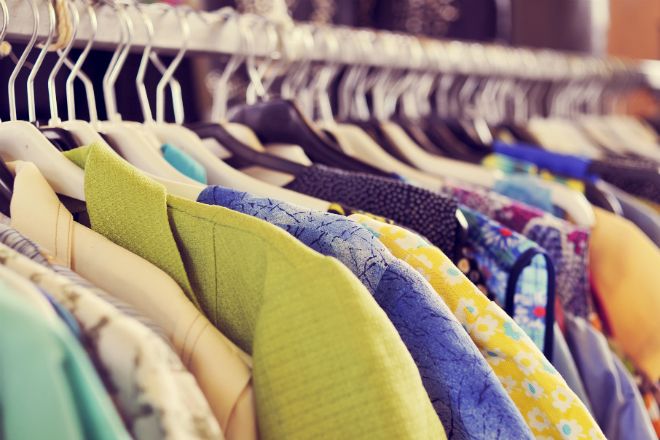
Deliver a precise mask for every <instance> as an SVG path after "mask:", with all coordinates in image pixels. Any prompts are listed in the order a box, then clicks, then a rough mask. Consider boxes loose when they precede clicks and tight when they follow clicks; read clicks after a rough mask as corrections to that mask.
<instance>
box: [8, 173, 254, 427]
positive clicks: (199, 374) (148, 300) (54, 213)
mask: <svg viewBox="0 0 660 440" xmlns="http://www.w3.org/2000/svg"><path fill="white" fill-rule="evenodd" d="M9 165H10V168H13V169H14V170H15V173H16V179H15V182H14V193H13V197H12V201H11V227H12V228H14V229H16V230H18V231H19V232H21V233H23V234H24V235H26V236H27V237H29V238H30V239H32V240H34V241H35V242H37V243H38V244H40V245H41V246H43V247H45V248H46V249H48V250H49V251H51V252H52V253H53V254H55V255H56V256H57V257H59V258H60V259H61V260H62V261H63V262H65V263H66V264H67V266H69V267H70V268H71V269H72V270H74V271H75V272H77V273H78V274H79V275H81V276H82V277H83V278H86V279H87V280H88V281H90V282H91V283H93V284H95V285H96V286H98V287H100V288H101V289H103V290H105V291H106V292H108V293H110V294H111V295H113V296H115V297H116V298H119V299H121V300H123V301H125V302H126V303H128V304H131V305H132V306H133V307H135V308H136V309H137V310H138V311H140V312H141V313H142V314H144V315H145V316H146V317H148V318H150V319H151V320H152V321H154V322H155V323H156V324H158V325H160V326H161V327H162V328H163V330H164V331H165V333H166V334H167V335H168V336H169V337H170V339H171V340H172V343H173V345H174V347H175V349H176V351H177V354H178V355H179V357H180V358H181V360H182V361H183V364H184V365H185V366H186V368H188V370H189V371H190V372H191V373H192V374H193V375H194V376H195V378H196V379H197V382H198V383H199V386H200V388H201V389H202V391H203V393H204V395H205V396H206V398H207V400H208V402H209V404H210V406H211V410H212V411H213V413H214V415H215V416H216V418H217V419H218V422H219V424H220V426H221V428H222V431H223V433H224V435H225V437H226V438H227V439H248V440H249V439H257V438H258V436H259V435H258V427H257V418H256V407H255V403H254V392H253V388H252V358H251V357H250V356H249V355H248V354H246V353H245V352H243V351H242V350H241V349H240V348H238V347H237V346H236V345H235V344H234V343H232V342H231V341H230V340H229V339H227V338H226V337H225V336H224V335H223V334H222V333H220V332H219V331H218V330H217V329H216V328H215V327H213V326H212V325H211V323H210V322H209V321H208V319H206V318H205V317H204V316H203V315H202V314H201V313H200V312H199V311H198V310H197V309H196V308H195V306H194V305H193V304H192V303H191V302H190V300H189V299H188V298H187V297H186V295H185V294H184V293H183V291H182V290H181V288H180V287H179V285H178V284H177V283H176V282H175V281H174V280H173V279H172V278H170V277H169V276H168V275H167V274H166V273H165V272H163V271H162V270H160V269H158V268H157V267H156V266H154V265H153V264H151V263H149V262H148V261H146V260H144V259H142V258H140V257H138V256H137V255H135V254H133V253H131V252H129V251H127V250H126V249H124V248H122V247H120V246H117V245H115V244H114V243H112V242H111V241H109V240H108V239H106V238H105V237H103V236H101V235H100V234H98V233H96V232H94V231H92V230H91V229H88V228H86V227H84V226H82V225H80V224H79V223H76V222H75V221H74V220H73V216H72V215H71V213H70V212H69V211H68V210H67V209H66V208H65V207H64V205H62V204H61V203H60V201H59V199H58V198H57V195H56V194H55V192H54V191H53V190H52V189H51V187H50V186H49V185H48V182H46V180H45V179H44V178H43V176H42V175H41V174H40V173H39V170H38V169H37V168H36V166H34V165H33V164H32V163H28V162H22V161H17V162H13V163H12V164H9Z"/></svg>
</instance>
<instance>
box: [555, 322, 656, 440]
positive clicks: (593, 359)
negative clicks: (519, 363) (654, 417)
mask: <svg viewBox="0 0 660 440" xmlns="http://www.w3.org/2000/svg"><path fill="white" fill-rule="evenodd" d="M566 340H567V342H568V346H569V347H570V349H571V353H572V354H573V358H574V359H575V362H576V364H577V367H578V369H579V370H580V375H581V376H582V381H583V383H584V386H585V388H586V391H587V394H588V395H589V400H590V401H591V406H592V407H593V415H594V418H595V419H596V420H597V421H598V423H599V424H600V426H601V427H602V429H603V432H604V433H605V435H606V436H607V438H608V439H609V440H628V439H635V440H638V439H639V440H651V439H653V440H655V439H656V438H657V436H656V434H655V431H654V429H653V425H652V424H651V420H650V418H649V415H648V413H647V411H646V408H645V406H644V401H643V400H642V396H641V395H640V393H639V390H638V389H637V386H636V385H635V383H634V380H632V378H631V377H630V373H628V372H627V371H625V367H623V365H622V364H621V361H619V359H617V358H616V356H614V355H613V354H612V352H611V351H610V349H609V347H608V345H607V341H606V339H605V336H603V335H602V334H601V333H599V332H598V331H597V330H596V329H594V328H593V327H592V326H591V325H590V324H589V323H588V322H587V321H585V320H584V319H582V318H577V317H573V316H571V314H570V313H567V314H566ZM603 438H604V437H603Z"/></svg>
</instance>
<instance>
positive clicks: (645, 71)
mask: <svg viewBox="0 0 660 440" xmlns="http://www.w3.org/2000/svg"><path fill="white" fill-rule="evenodd" d="M37 3H38V7H39V12H40V17H42V19H41V20H40V23H39V30H38V35H39V41H41V40H43V39H44V38H45V37H46V36H47V34H48V20H46V19H45V18H44V17H47V16H48V13H47V7H46V5H45V4H44V2H42V1H38V2H37ZM76 5H77V7H78V9H79V11H80V27H79V30H78V34H77V36H76V43H75V47H84V45H85V44H86V42H87V41H88V40H89V38H90V35H91V32H90V24H89V18H88V16H87V13H86V11H85V9H84V7H83V4H82V2H80V1H77V2H76ZM7 7H8V10H9V11H8V12H9V24H8V32H7V35H6V40H7V41H9V42H10V43H24V42H27V41H28V40H29V38H30V36H31V33H32V26H33V18H32V12H31V8H30V4H29V2H27V1H24V0H7ZM140 7H141V9H142V11H143V12H144V13H145V14H146V15H147V16H148V17H149V18H150V19H151V21H152V22H153V26H154V30H155V32H154V37H153V40H152V43H153V49H154V50H155V51H157V52H159V53H164V54H174V53H176V52H177V51H178V50H179V49H180V48H181V44H182V39H181V32H180V31H179V30H178V29H179V23H178V18H177V16H176V14H175V13H173V12H172V11H168V10H167V9H164V8H161V7H158V6H155V5H140ZM125 8H126V12H127V14H128V16H129V17H130V19H131V21H132V25H133V31H134V35H133V39H132V47H131V50H132V51H135V52H138V51H140V50H142V49H143V48H144V46H145V45H146V44H147V42H148V34H147V30H146V27H145V25H144V22H143V20H142V18H141V17H140V13H139V12H138V10H137V9H136V8H135V7H133V6H130V5H126V6H125ZM188 11H189V12H190V13H188V14H186V15H187V19H188V21H189V25H190V39H189V41H188V52H187V54H188V55H213V54H235V53H239V52H241V51H244V50H243V49H242V47H243V45H242V44H241V31H240V28H239V24H238V20H233V19H231V18H230V17H228V15H227V14H219V13H214V12H199V13H198V12H196V11H194V12H193V11H191V10H188ZM96 14H97V19H98V31H97V34H96V38H95V43H94V49H101V50H114V49H115V48H116V46H117V44H118V42H119V41H120V38H121V32H120V26H119V22H118V19H117V16H116V13H115V11H113V8H111V7H109V6H107V5H102V6H99V7H97V8H96ZM237 16H238V17H241V16H240V15H239V14H237ZM262 23H263V24H264V25H257V26H251V29H252V34H253V38H254V45H253V46H254V50H253V54H254V55H255V56H257V57H264V56H270V55H271V54H272V53H273V52H274V50H275V47H277V46H274V45H273V35H274V31H275V27H274V26H268V25H267V24H268V23H267V22H265V21H263V20H262ZM162 29H168V32H163V31H162ZM283 29H285V30H283ZM318 31H321V32H318ZM328 31H330V32H328ZM329 33H330V34H332V35H333V36H334V38H335V49H330V46H331V45H330V44H329V43H328V42H329V41H330V40H329V39H328V34H329ZM275 35H279V36H285V37H286V41H288V42H289V43H290V42H294V43H296V44H289V43H287V48H288V49H287V53H286V56H287V59H288V60H290V61H300V60H302V59H303V58H306V59H311V60H314V61H330V62H335V63H338V64H366V65H372V66H378V67H391V68H399V69H407V68H410V67H411V66H415V67H419V68H423V69H425V70H437V71H438V72H450V73H459V74H476V75H480V74H481V75H492V74H493V73H495V74H496V75H502V76H508V77H512V76H513V77H521V78H525V79H532V80H538V79H546V80H552V81H566V80H569V81H571V80H582V79H585V80H588V79H600V80H605V81H606V82H611V81H613V80H619V81H622V82H624V83H625V84H627V86H631V85H640V86H641V85H646V86H650V87H651V88H654V89H660V62H652V61H651V62H643V63H637V62H632V61H627V60H626V61H624V60H621V59H618V58H616V57H604V58H601V57H593V56H585V55H578V54H571V53H562V52H557V51H550V50H535V49H526V48H515V49H514V48H509V47H504V46H497V45H483V44H479V43H466V42H458V41H451V42H449V41H441V40H430V39H423V40H421V41H420V40H418V39H416V38H414V37H412V36H408V35H402V34H393V33H390V32H383V31H377V32H375V31H371V30H361V29H351V28H347V27H326V28H315V27H312V25H309V24H305V23H297V24H293V23H287V25H285V26H280V27H279V28H278V30H277V33H276V34H275ZM309 37H311V38H312V40H311V41H313V45H312V49H311V50H310V46H309V42H310V40H309ZM305 38H307V41H305ZM276 41H277V39H276ZM305 44H307V46H306V47H305ZM396 44H399V47H400V48H403V50H405V51H407V56H401V55H402V53H401V52H398V53H392V52H391V51H389V53H388V49H387V48H388V47H390V48H391V47H393V45H396ZM275 45H277V42H275ZM378 45H380V47H381V50H380V51H376V49H375V47H376V46H378ZM360 46H361V47H362V51H360V50H359V49H357V50H356V48H358V47H360ZM338 48H341V49H340V50H339V49H338ZM419 49H421V51H420V50H419ZM367 51H371V54H372V55H374V56H367V57H365V56H364V55H365V53H367ZM466 55H467V56H466ZM656 63H657V64H656Z"/></svg>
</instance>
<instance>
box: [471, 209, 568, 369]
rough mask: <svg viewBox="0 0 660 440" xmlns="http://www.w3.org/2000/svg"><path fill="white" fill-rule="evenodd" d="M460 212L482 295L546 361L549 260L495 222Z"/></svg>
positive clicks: (551, 301) (549, 343)
mask: <svg viewBox="0 0 660 440" xmlns="http://www.w3.org/2000/svg"><path fill="white" fill-rule="evenodd" d="M460 209H461V212H463V214H464V215H465V218H466V219H467V221H468V225H469V227H468V238H467V242H468V244H469V245H470V246H471V247H472V248H473V249H474V253H475V258H476V260H477V263H478V265H479V266H480V268H481V270H482V272H483V273H484V274H485V276H486V284H487V285H488V289H489V290H490V291H491V292H492V293H493V294H494V296H495V297H496V298H497V301H498V302H499V303H500V304H504V309H505V311H506V312H507V313H508V314H509V315H510V316H512V317H513V320H514V321H515V322H516V324H518V325H519V326H520V328H522V329H523V330H524V331H525V333H527V335H528V336H529V337H530V339H531V340H532V341H534V343H535V344H536V346H537V347H538V348H539V349H541V350H543V351H544V353H545V355H546V357H548V358H550V359H552V357H551V356H550V355H551V354H552V353H551V350H552V337H553V334H552V325H553V324H554V313H553V310H554V289H555V286H554V265H553V263H552V260H551V258H550V256H549V255H548V254H547V252H546V251H545V250H544V249H543V248H541V247H539V246H538V245H537V244H536V243H534V242H533V241H532V240H530V239H528V238H526V237H525V236H523V235H521V234H518V233H517V232H513V231H512V230H511V229H509V228H507V227H505V226H503V225H501V224H500V223H497V222H496V221H495V220H492V219H490V218H488V217H486V216H485V215H482V214H480V213H478V212H476V211H473V210H471V209H469V208H466V207H465V206H460ZM546 329H549V330H548V331H546Z"/></svg>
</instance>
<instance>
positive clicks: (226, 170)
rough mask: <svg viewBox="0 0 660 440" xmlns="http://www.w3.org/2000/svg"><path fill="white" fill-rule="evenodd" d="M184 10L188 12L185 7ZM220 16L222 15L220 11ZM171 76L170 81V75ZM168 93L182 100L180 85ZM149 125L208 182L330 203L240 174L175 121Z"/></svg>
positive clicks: (314, 205)
mask: <svg viewBox="0 0 660 440" xmlns="http://www.w3.org/2000/svg"><path fill="white" fill-rule="evenodd" d="M184 10H186V11H189V10H188V9H187V8H185V9H184ZM195 12H196V11H195ZM186 15H187V13H186V14H184V19H186V20H187V18H186ZM222 15H224V12H223V14H222ZM225 20H226V19H225ZM172 79H173V80H174V78H172ZM174 81H176V80H174ZM175 84H176V83H175ZM172 93H173V94H174V95H175V96H174V97H173V100H172V101H173V102H175V103H176V102H182V101H183V100H182V97H181V96H176V95H179V94H180V93H181V88H180V87H177V86H176V85H175V86H174V87H173V88H172ZM181 111H182V113H181V116H182V118H181V119H183V106H182V107H181ZM215 125H219V124H215ZM149 128H150V129H151V130H152V131H153V132H154V133H155V134H156V136H158V138H159V139H160V141H161V142H163V143H168V142H170V143H172V144H174V145H176V146H177V147H179V148H181V149H182V150H183V151H185V152H186V153H188V154H189V155H190V156H192V157H193V158H194V159H196V160H197V161H198V162H199V163H201V164H202V165H203V166H204V168H205V170H206V175H207V179H208V183H209V184H211V185H220V186H224V187H227V188H232V189H236V190H239V191H246V192H249V193H252V194H255V195H258V196H260V197H270V198H277V199H280V200H284V201H287V202H290V203H295V204H297V205H299V206H305V207H307V208H310V209H316V210H322V211H327V210H328V208H329V206H330V202H326V201H323V200H319V199H316V198H313V197H309V196H306V195H304V194H298V193H296V192H293V191H289V190H287V189H284V188H280V187H278V186H274V185H270V184H268V183H264V182H262V181H260V180H257V179H255V178H253V177H250V176H248V175H246V174H243V173H241V172H240V171H238V170H236V169H234V168H232V167H231V166H229V165H227V164H226V163H224V162H223V161H222V160H220V159H219V158H218V157H217V156H216V155H214V154H213V153H212V152H211V151H209V149H208V148H207V147H206V146H205V145H204V144H203V143H202V141H201V139H200V138H199V136H197V135H196V134H195V133H194V132H193V131H191V130H189V129H187V128H185V127H183V126H181V125H179V124H167V123H158V122H152V123H150V124H149ZM237 142H238V141H237ZM245 148H248V149H249V150H250V151H254V150H252V149H251V148H250V147H247V146H245ZM275 159H279V158H275Z"/></svg>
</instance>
